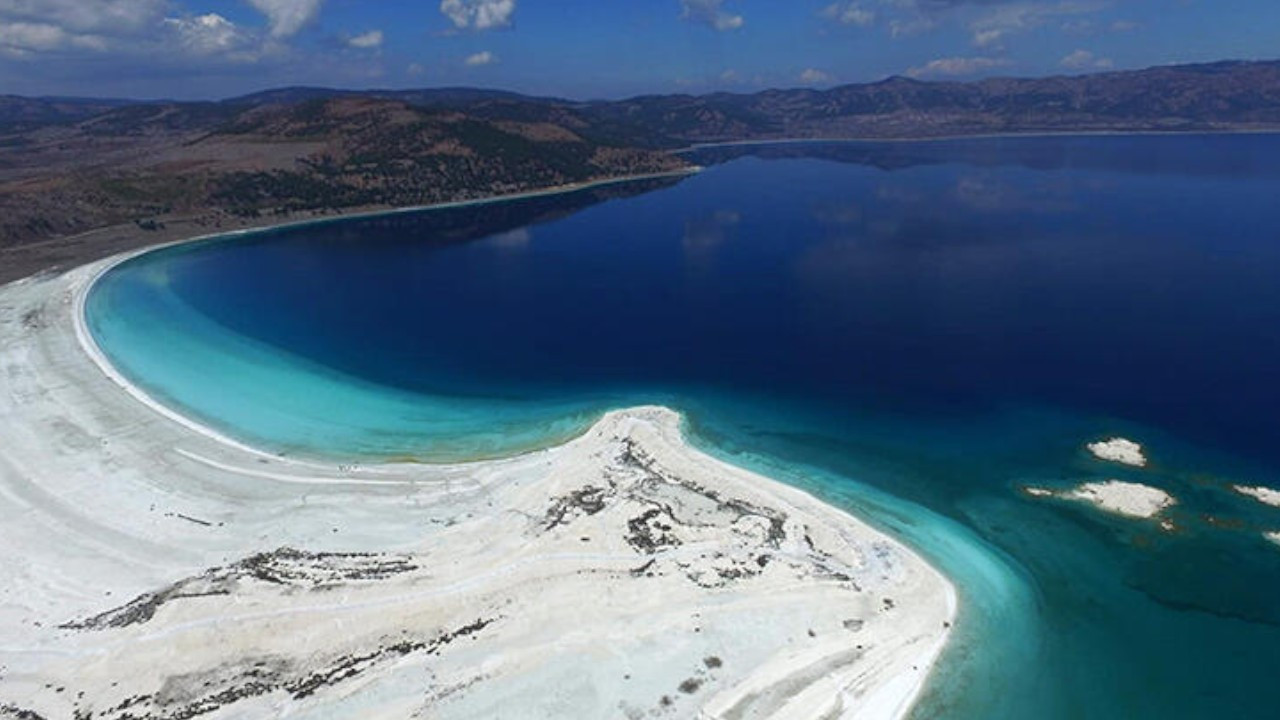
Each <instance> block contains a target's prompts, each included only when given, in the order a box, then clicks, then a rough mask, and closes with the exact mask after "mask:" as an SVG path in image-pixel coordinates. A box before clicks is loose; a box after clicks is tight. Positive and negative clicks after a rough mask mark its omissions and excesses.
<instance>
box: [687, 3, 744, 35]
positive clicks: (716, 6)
mask: <svg viewBox="0 0 1280 720" xmlns="http://www.w3.org/2000/svg"><path fill="white" fill-rule="evenodd" d="M723 6H724V0H680V8H681V12H680V17H681V18H682V19H684V20H688V21H690V22H696V23H702V24H704V25H709V26H711V27H713V28H715V29H716V30H720V31H722V32H723V31H725V30H737V29H738V28H740V27H742V26H743V25H744V24H745V23H746V20H745V19H744V18H743V17H742V16H741V15H735V14H734V13H731V12H728V11H726V10H725V9H724V7H723Z"/></svg>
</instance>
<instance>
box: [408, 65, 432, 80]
mask: <svg viewBox="0 0 1280 720" xmlns="http://www.w3.org/2000/svg"><path fill="white" fill-rule="evenodd" d="M404 71H405V73H407V74H408V75H409V77H420V76H422V75H425V74H426V73H427V68H426V66H424V65H423V64H422V63H409V67H407V68H405V70H404Z"/></svg>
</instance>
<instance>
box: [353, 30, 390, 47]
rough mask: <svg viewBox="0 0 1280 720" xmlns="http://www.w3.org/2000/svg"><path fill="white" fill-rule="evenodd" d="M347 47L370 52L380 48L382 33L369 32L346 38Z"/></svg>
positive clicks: (379, 31) (378, 31) (376, 31)
mask: <svg viewBox="0 0 1280 720" xmlns="http://www.w3.org/2000/svg"><path fill="white" fill-rule="evenodd" d="M347 47H353V48H356V49H357V50H372V49H374V48H380V47H382V31H381V30H370V31H369V32H367V33H361V34H360V35H356V36H355V37H349V38H347Z"/></svg>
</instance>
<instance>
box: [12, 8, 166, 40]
mask: <svg viewBox="0 0 1280 720" xmlns="http://www.w3.org/2000/svg"><path fill="white" fill-rule="evenodd" d="M167 5H168V3H167V2H166V0H92V2H85V0H0V23H3V24H5V25H8V24H10V23H16V22H26V23H40V24H46V25H52V26H54V27H57V28H59V29H60V30H62V31H63V32H64V33H65V34H66V36H67V37H72V36H74V35H78V34H86V33H96V34H101V35H116V34H121V33H124V32H129V31H137V30H139V29H141V28H143V27H145V26H147V25H149V24H151V23H153V22H155V21H156V20H158V19H159V18H160V17H161V16H162V15H163V14H164V11H165V8H166V6H167Z"/></svg>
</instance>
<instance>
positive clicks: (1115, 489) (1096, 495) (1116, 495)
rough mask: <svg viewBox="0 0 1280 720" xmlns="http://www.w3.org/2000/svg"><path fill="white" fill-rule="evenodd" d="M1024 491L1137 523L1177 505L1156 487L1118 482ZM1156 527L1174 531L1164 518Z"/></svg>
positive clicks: (1154, 517) (1026, 489)
mask: <svg viewBox="0 0 1280 720" xmlns="http://www.w3.org/2000/svg"><path fill="white" fill-rule="evenodd" d="M1024 491H1025V492H1026V493H1027V494H1028V495H1030V496H1031V497H1037V498H1045V497H1054V498H1059V499H1062V500H1075V501H1080V502H1087V503H1089V504H1091V505H1093V506H1094V507H1096V508H1098V509H1099V510H1103V511H1106V512H1109V513H1114V514H1116V515H1122V516H1124V517H1129V518H1137V519H1141V520H1152V519H1156V518H1158V517H1159V516H1160V515H1161V514H1162V513H1164V512H1165V511H1166V510H1168V509H1169V508H1171V507H1173V506H1174V505H1176V504H1177V503H1178V501H1177V499H1176V498H1174V497H1173V496H1172V495H1170V494H1169V493H1167V492H1165V491H1164V490H1161V489H1160V488H1156V487H1151V486H1150V485H1143V484H1141V483H1132V482H1124V481H1121V480H1106V481H1102V482H1087V483H1083V484H1081V485H1078V486H1076V487H1074V488H1072V489H1070V490H1051V489H1048V488H1041V487H1027V488H1024ZM1160 527H1161V529H1163V530H1173V529H1174V525H1173V522H1172V521H1171V520H1169V519H1168V518H1162V519H1160Z"/></svg>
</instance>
